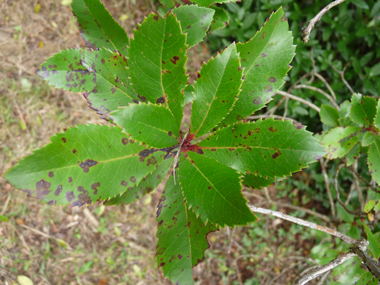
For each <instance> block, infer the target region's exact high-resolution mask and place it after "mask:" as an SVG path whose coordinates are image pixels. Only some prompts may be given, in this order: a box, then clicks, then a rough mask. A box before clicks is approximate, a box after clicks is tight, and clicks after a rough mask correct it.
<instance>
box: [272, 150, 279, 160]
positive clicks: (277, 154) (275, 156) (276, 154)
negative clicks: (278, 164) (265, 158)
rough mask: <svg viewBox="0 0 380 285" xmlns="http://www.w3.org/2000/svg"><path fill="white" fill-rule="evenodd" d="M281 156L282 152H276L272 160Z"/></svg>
mask: <svg viewBox="0 0 380 285" xmlns="http://www.w3.org/2000/svg"><path fill="white" fill-rule="evenodd" d="M280 154H281V152H275V153H274V154H272V158H273V159H276V158H277V157H279V156H280Z"/></svg>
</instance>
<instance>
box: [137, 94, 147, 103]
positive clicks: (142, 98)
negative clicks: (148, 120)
mask: <svg viewBox="0 0 380 285" xmlns="http://www.w3.org/2000/svg"><path fill="white" fill-rule="evenodd" d="M137 97H139V98H140V100H141V101H143V102H145V101H146V98H145V97H144V96H140V94H138V95H137Z"/></svg>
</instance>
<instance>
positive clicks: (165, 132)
mask: <svg viewBox="0 0 380 285" xmlns="http://www.w3.org/2000/svg"><path fill="white" fill-rule="evenodd" d="M169 111H170V110H169ZM136 122H138V123H139V124H142V125H145V126H148V127H151V128H153V129H156V130H158V131H160V132H163V133H164V134H168V132H167V131H165V130H162V129H160V128H157V127H155V126H152V125H148V124H146V123H143V122H140V121H137V120H136ZM176 138H177V137H176Z"/></svg>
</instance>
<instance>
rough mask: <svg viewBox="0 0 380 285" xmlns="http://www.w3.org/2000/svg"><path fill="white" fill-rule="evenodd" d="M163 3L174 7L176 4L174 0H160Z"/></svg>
mask: <svg viewBox="0 0 380 285" xmlns="http://www.w3.org/2000/svg"><path fill="white" fill-rule="evenodd" d="M160 2H161V4H162V5H164V6H165V7H168V8H172V7H173V6H174V4H175V1H174V0H160Z"/></svg>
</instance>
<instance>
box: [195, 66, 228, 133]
mask: <svg viewBox="0 0 380 285" xmlns="http://www.w3.org/2000/svg"><path fill="white" fill-rule="evenodd" d="M227 63H228V61H227ZM224 67H225V66H224ZM225 70H226V68H224V70H223V73H222V76H221V77H220V80H219V84H218V87H217V88H216V91H215V93H214V96H213V98H212V101H211V103H210V106H209V108H208V110H207V113H206V115H205V116H204V117H203V120H202V123H201V124H200V125H199V128H198V130H197V131H196V132H195V133H194V135H195V136H196V135H197V133H198V132H199V130H200V129H201V127H202V126H203V124H204V122H205V120H206V118H207V116H208V113H209V112H210V109H211V105H212V103H213V102H214V100H215V98H216V94H217V93H218V90H219V87H220V82H222V79H223V75H224V72H225ZM210 83H211V84H212V85H213V87H215V86H214V84H213V83H212V82H211V81H210Z"/></svg>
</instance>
